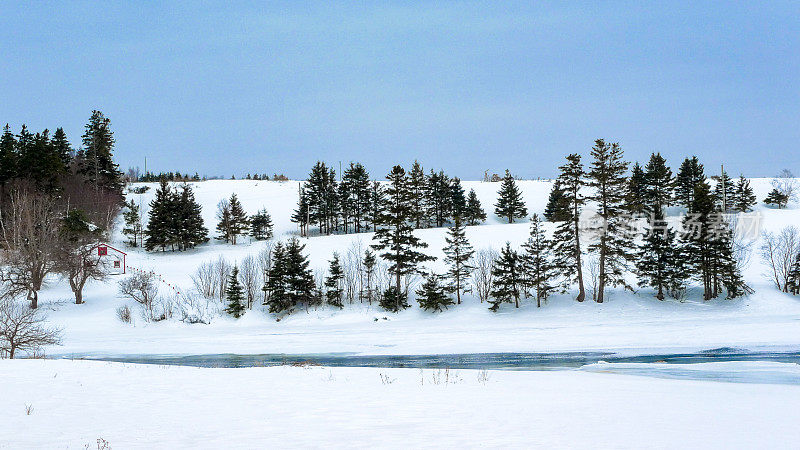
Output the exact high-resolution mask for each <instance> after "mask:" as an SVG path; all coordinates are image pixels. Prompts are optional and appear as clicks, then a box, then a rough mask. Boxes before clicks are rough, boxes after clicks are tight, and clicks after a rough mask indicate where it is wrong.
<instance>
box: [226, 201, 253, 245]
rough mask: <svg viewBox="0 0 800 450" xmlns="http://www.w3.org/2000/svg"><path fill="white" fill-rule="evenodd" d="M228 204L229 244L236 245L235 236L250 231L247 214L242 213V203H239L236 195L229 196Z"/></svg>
mask: <svg viewBox="0 0 800 450" xmlns="http://www.w3.org/2000/svg"><path fill="white" fill-rule="evenodd" d="M228 203H229V205H230V225H229V233H230V236H229V237H230V241H231V243H232V244H233V245H236V238H237V236H239V235H243V234H246V233H247V230H249V229H250V218H248V217H247V213H245V212H244V208H243V207H242V203H241V202H240V201H239V197H237V196H236V194H231V198H230V200H228Z"/></svg>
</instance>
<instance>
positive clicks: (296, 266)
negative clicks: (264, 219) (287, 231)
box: [285, 238, 315, 306]
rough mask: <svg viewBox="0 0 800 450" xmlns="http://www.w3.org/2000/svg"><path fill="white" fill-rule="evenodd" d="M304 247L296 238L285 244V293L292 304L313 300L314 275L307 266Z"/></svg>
mask: <svg viewBox="0 0 800 450" xmlns="http://www.w3.org/2000/svg"><path fill="white" fill-rule="evenodd" d="M305 248H306V246H305V245H303V244H300V241H299V240H298V239H297V238H292V239H290V240H289V243H288V244H287V245H286V256H285V260H286V266H285V277H286V278H285V280H286V294H287V296H288V301H289V303H290V304H291V305H292V306H296V305H298V304H301V303H306V304H307V303H309V302H311V301H312V300H313V291H314V287H315V286H314V275H313V274H312V272H311V269H310V268H309V264H310V263H309V261H308V256H306V255H305V254H304V253H303V251H304V250H305Z"/></svg>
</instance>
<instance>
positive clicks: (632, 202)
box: [626, 162, 647, 215]
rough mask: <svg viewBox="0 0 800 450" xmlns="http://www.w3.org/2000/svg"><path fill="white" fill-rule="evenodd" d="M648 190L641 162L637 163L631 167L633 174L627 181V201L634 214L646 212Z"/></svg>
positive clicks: (630, 210)
mask: <svg viewBox="0 0 800 450" xmlns="http://www.w3.org/2000/svg"><path fill="white" fill-rule="evenodd" d="M646 192H647V181H646V179H645V172H644V170H643V169H642V166H640V165H639V163H638V162H637V163H635V164H634V165H633V167H632V168H631V176H630V178H628V183H627V199H626V201H627V203H628V208H627V209H628V211H629V212H630V213H631V214H634V215H641V214H643V213H644V212H645V204H646V199H645V196H646V195H647V194H646Z"/></svg>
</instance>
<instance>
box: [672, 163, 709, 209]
mask: <svg viewBox="0 0 800 450" xmlns="http://www.w3.org/2000/svg"><path fill="white" fill-rule="evenodd" d="M705 181H706V176H705V174H704V173H703V165H702V164H700V161H699V160H698V159H697V157H696V156H692V157H691V158H686V159H685V160H684V161H683V163H682V164H681V167H680V169H679V170H678V176H677V177H676V178H675V199H676V200H677V201H678V203H679V204H680V205H681V206H683V207H684V208H686V210H687V211H688V212H690V213H691V212H693V211H692V210H691V207H692V204H693V203H694V192H695V189H694V188H695V186H697V185H698V184H700V183H703V182H705Z"/></svg>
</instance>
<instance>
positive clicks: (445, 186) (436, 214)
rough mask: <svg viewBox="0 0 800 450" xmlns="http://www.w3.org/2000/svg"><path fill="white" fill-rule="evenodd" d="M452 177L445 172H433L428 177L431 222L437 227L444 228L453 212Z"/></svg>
mask: <svg viewBox="0 0 800 450" xmlns="http://www.w3.org/2000/svg"><path fill="white" fill-rule="evenodd" d="M452 192H453V191H452V187H451V185H450V177H448V176H447V175H445V173H444V171H441V170H440V171H439V173H435V172H433V171H432V170H431V174H430V175H429V176H428V188H427V190H426V195H427V197H426V201H427V204H428V211H429V212H428V217H429V221H430V222H431V223H432V224H434V225H435V226H436V227H442V226H444V224H445V222H447V220H448V219H449V218H450V215H451V212H452V210H453V194H452Z"/></svg>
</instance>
